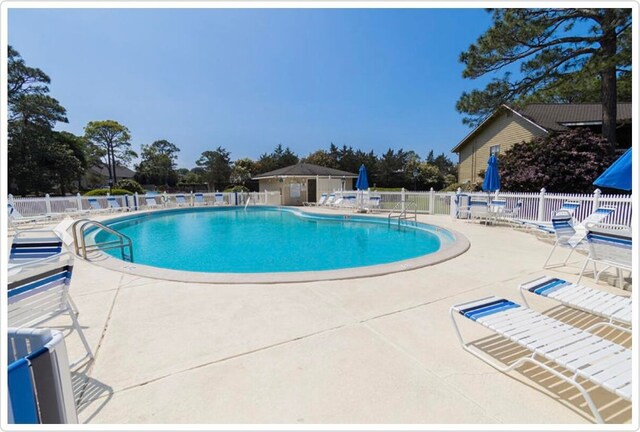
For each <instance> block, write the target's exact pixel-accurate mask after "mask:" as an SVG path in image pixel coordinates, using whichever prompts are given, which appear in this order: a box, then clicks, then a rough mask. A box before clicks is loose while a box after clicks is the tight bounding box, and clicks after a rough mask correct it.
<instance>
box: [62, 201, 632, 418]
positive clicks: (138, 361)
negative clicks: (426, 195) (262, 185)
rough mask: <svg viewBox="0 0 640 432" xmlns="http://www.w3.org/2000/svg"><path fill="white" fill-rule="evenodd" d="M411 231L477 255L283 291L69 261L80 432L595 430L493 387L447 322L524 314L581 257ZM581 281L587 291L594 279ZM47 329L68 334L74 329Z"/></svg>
mask: <svg viewBox="0 0 640 432" xmlns="http://www.w3.org/2000/svg"><path fill="white" fill-rule="evenodd" d="M305 210H311V211H325V212H331V213H332V214H336V213H337V212H336V211H332V210H322V209H306V208H305ZM418 218H419V221H421V222H425V223H430V224H434V225H439V226H442V227H444V228H450V229H453V230H456V231H458V232H460V233H462V234H463V235H464V236H466V237H467V238H468V239H469V241H470V243H471V247H470V248H469V250H468V251H466V252H465V253H463V254H462V255H460V256H458V257H456V258H453V259H451V260H448V261H445V262H442V263H439V264H437V265H434V266H428V267H423V268H419V269H414V270H409V271H404V272H400V273H392V274H387V275H383V276H375V277H364V278H359V279H348V280H333V281H318V282H300V283H279V284H204V283H197V282H175V281H163V280H159V279H154V278H149V277H142V276H136V275H131V274H126V273H122V272H119V271H115V270H113V269H107V268H104V267H102V266H101V265H99V264H97V263H91V262H86V261H83V260H82V259H80V258H77V259H76V261H75V267H74V275H73V278H72V282H71V293H72V296H73V299H74V301H75V303H76V304H77V306H78V309H79V310H80V316H79V321H80V324H81V325H82V326H83V329H84V331H85V334H86V336H87V338H88V339H89V343H90V344H91V346H92V348H93V350H94V354H95V359H94V360H93V361H91V362H89V363H86V364H84V365H82V366H80V367H79V368H77V369H76V371H75V372H74V373H73V380H74V389H75V392H76V395H77V398H78V400H79V403H78V411H79V418H80V422H81V423H87V424H100V423H117V424H136V423H142V424H154V423H158V424H159V423H172V424H180V423H182V424H184V423H190V424H227V423H241V424H267V423H269V424H272V423H273V424H298V425H303V424H316V423H320V424H373V423H384V424H452V423H453V424H477V423H480V424H491V423H495V424H500V423H502V424H588V423H591V422H592V416H591V413H590V411H589V409H588V408H587V406H586V403H585V402H584V400H583V399H582V398H581V397H580V395H579V393H578V391H577V390H575V389H574V388H573V387H570V386H568V385H566V384H565V383H564V382H562V381H559V380H558V379H556V378H553V377H552V376H551V375H550V374H548V373H546V372H544V371H543V370H542V369H539V368H536V367H529V366H525V367H522V368H519V369H518V370H517V371H514V372H512V373H510V374H503V373H501V372H498V371H497V370H495V369H493V368H492V367H490V366H489V365H487V364H486V363H484V362H482V361H480V360H479V359H477V358H476V357H474V356H472V355H470V354H468V353H467V352H465V351H464V350H463V349H462V348H461V347H460V344H459V342H458V340H457V338H456V336H455V332H454V329H453V326H452V324H451V322H450V317H449V313H448V310H449V307H450V306H451V305H453V304H455V303H459V302H463V301H468V300H474V299H477V298H481V297H485V296H488V295H499V296H504V297H506V298H509V299H513V300H515V301H516V302H519V303H520V302H521V299H520V297H519V295H518V293H517V291H516V287H517V286H518V284H520V283H522V282H525V281H528V280H531V279H534V278H536V277H539V276H542V275H545V274H548V275H552V276H557V277H561V278H564V279H567V280H569V281H575V280H576V279H577V276H578V273H579V270H580V267H581V265H582V262H583V259H584V257H583V256H581V255H577V256H576V257H575V259H574V260H573V261H572V262H571V263H570V265H568V266H566V267H560V268H558V269H554V270H543V269H542V264H543V263H544V261H545V259H546V256H547V255H548V253H549V251H550V250H551V247H552V246H551V245H550V244H549V243H545V242H542V241H540V240H538V239H536V238H535V236H533V235H531V234H529V233H525V232H521V231H517V230H513V229H511V228H509V227H505V226H491V225H490V226H485V225H481V224H477V223H470V222H464V221H455V220H452V219H451V218H450V217H448V216H430V215H419V216H418ZM96 219H98V218H96ZM310 247H312V245H310ZM558 253H559V254H563V253H566V251H565V250H562V251H560V252H558ZM123 265H127V264H123ZM614 279H615V278H614V277H613V276H612V277H611V278H606V277H605V280H601V281H600V282H599V283H598V284H597V286H598V287H599V288H601V289H604V290H609V291H612V292H616V293H619V294H623V295H630V293H629V291H623V290H620V289H618V288H615V287H613V286H611V285H609V281H613V280H614ZM582 283H584V284H585V285H589V286H596V284H595V282H594V280H593V278H592V277H591V276H590V275H588V276H587V277H585V278H583V281H582ZM611 283H612V282H611ZM530 304H531V306H532V307H533V308H534V309H536V310H538V311H542V312H545V313H547V314H550V315H552V316H556V317H558V318H559V319H563V320H566V321H567V322H570V323H572V324H574V325H579V326H587V325H590V324H591V323H593V322H595V321H598V319H597V318H595V317H593V316H591V315H588V314H584V313H581V312H577V311H574V310H570V309H567V308H564V307H561V306H558V303H555V302H553V301H549V300H546V299H538V298H532V299H530ZM54 324H55V325H60V326H61V328H63V329H65V330H68V328H69V327H68V325H69V320H68V317H60V318H58V319H56V321H55V322H54ZM54 327H55V326H54ZM461 328H462V331H463V332H464V333H465V335H466V337H467V339H468V340H475V341H477V346H479V347H482V348H483V349H486V350H487V352H491V355H492V356H494V357H495V358H498V359H500V360H503V361H512V360H513V354H514V352H515V351H517V349H516V348H514V345H512V344H509V343H507V342H505V340H504V339H500V338H496V337H494V336H492V334H491V333H489V332H487V331H485V330H484V329H482V328H480V326H478V325H474V324H473V323H466V322H462V323H461ZM601 335H603V336H604V337H607V338H609V339H612V340H614V341H616V342H618V343H621V344H623V345H626V346H630V343H631V342H630V337H628V336H626V335H624V334H618V333H615V332H611V331H607V330H603V332H601ZM66 343H67V348H68V350H69V352H70V358H75V356H76V355H80V354H81V352H82V348H81V344H80V341H79V338H78V337H77V335H76V334H71V335H69V336H68V337H67V338H66ZM587 388H588V389H591V387H590V386H588V387H587ZM591 394H592V397H593V398H594V401H595V402H596V405H597V406H598V407H599V408H601V413H602V415H603V417H604V418H605V420H606V421H607V422H609V423H629V422H630V421H631V404H630V403H628V402H624V401H621V400H620V399H619V398H616V397H615V396H613V395H612V394H610V393H608V392H607V391H605V390H602V389H595V390H593V391H592V392H591Z"/></svg>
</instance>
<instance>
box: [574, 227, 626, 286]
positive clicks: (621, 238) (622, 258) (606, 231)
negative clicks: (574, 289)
mask: <svg viewBox="0 0 640 432" xmlns="http://www.w3.org/2000/svg"><path fill="white" fill-rule="evenodd" d="M585 228H586V230H587V245H588V248H589V255H588V256H587V259H586V260H585V262H584V265H583V266H582V270H581V271H580V277H579V278H578V282H580V280H581V279H582V275H583V274H584V271H585V269H586V268H587V265H589V263H592V264H593V268H594V276H595V279H596V283H597V282H598V279H599V278H600V275H601V274H602V272H603V271H605V270H607V269H608V268H609V267H614V268H615V269H616V271H617V273H618V281H619V288H623V282H624V280H623V278H622V272H623V271H628V272H631V271H632V265H631V261H632V251H631V249H632V238H631V228H630V227H625V226H620V225H609V226H604V225H598V224H595V223H592V222H589V223H587V224H586V226H585ZM596 264H604V265H605V267H604V268H603V269H602V270H600V271H599V272H598V271H597V270H596Z"/></svg>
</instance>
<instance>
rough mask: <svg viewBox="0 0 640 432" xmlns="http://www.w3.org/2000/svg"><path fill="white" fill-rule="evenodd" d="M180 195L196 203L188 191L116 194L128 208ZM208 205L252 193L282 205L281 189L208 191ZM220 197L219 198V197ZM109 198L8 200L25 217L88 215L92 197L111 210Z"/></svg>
mask: <svg viewBox="0 0 640 432" xmlns="http://www.w3.org/2000/svg"><path fill="white" fill-rule="evenodd" d="M176 195H184V197H185V201H186V203H187V204H188V205H193V203H194V195H195V194H190V193H184V194H178V193H176V194H149V195H143V194H137V193H134V194H131V195H112V196H111V197H113V198H115V199H116V201H118V204H120V207H122V208H123V209H124V210H128V211H136V210H144V209H145V208H146V207H147V205H146V201H145V198H146V197H147V196H149V197H154V198H155V200H156V202H157V204H159V205H160V206H162V207H167V208H168V207H175V206H176V205H177V202H176V198H175V197H176ZM202 195H203V198H204V201H205V204H207V205H239V206H240V205H244V204H245V203H246V201H247V199H248V197H249V196H251V205H275V206H278V205H280V192H277V191H275V192H274V191H265V192H208V193H203V194H202ZM216 196H218V198H217V197H216ZM107 197H109V195H105V196H92V197H91V196H82V195H80V194H77V195H70V196H64V197H51V196H49V195H48V194H47V195H45V196H44V197H25V198H22V197H14V196H13V195H9V199H8V202H9V204H11V205H12V206H13V207H14V208H15V209H16V210H17V211H18V212H19V213H20V215H22V216H25V217H27V216H38V215H51V216H66V215H69V216H76V215H79V214H83V213H84V214H86V213H87V212H89V211H92V210H94V209H93V208H92V207H91V205H90V204H89V198H94V199H96V201H97V202H98V204H99V205H100V207H101V208H103V209H105V210H106V209H108V208H109V206H108V203H107Z"/></svg>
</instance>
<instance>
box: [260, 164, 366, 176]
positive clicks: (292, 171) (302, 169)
mask: <svg viewBox="0 0 640 432" xmlns="http://www.w3.org/2000/svg"><path fill="white" fill-rule="evenodd" d="M279 177H348V178H357V177H358V174H354V173H350V172H348V171H342V170H339V169H335V168H327V167H323V166H320V165H314V164H308V163H297V164H295V165H290V166H288V167H284V168H280V169H277V170H273V171H269V172H266V173H263V174H258V175H257V176H254V177H253V178H252V180H263V179H269V178H279Z"/></svg>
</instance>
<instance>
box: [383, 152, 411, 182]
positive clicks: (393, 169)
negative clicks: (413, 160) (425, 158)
mask: <svg viewBox="0 0 640 432" xmlns="http://www.w3.org/2000/svg"><path fill="white" fill-rule="evenodd" d="M406 162H407V153H406V152H405V151H404V150H403V149H399V150H398V151H394V150H393V149H392V148H389V150H387V151H386V152H385V153H384V154H383V155H381V157H380V159H379V160H378V164H377V165H378V167H377V170H378V176H379V177H378V179H379V181H380V184H379V185H378V186H381V187H403V186H405V185H406V181H407V178H406V176H405V165H406Z"/></svg>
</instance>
